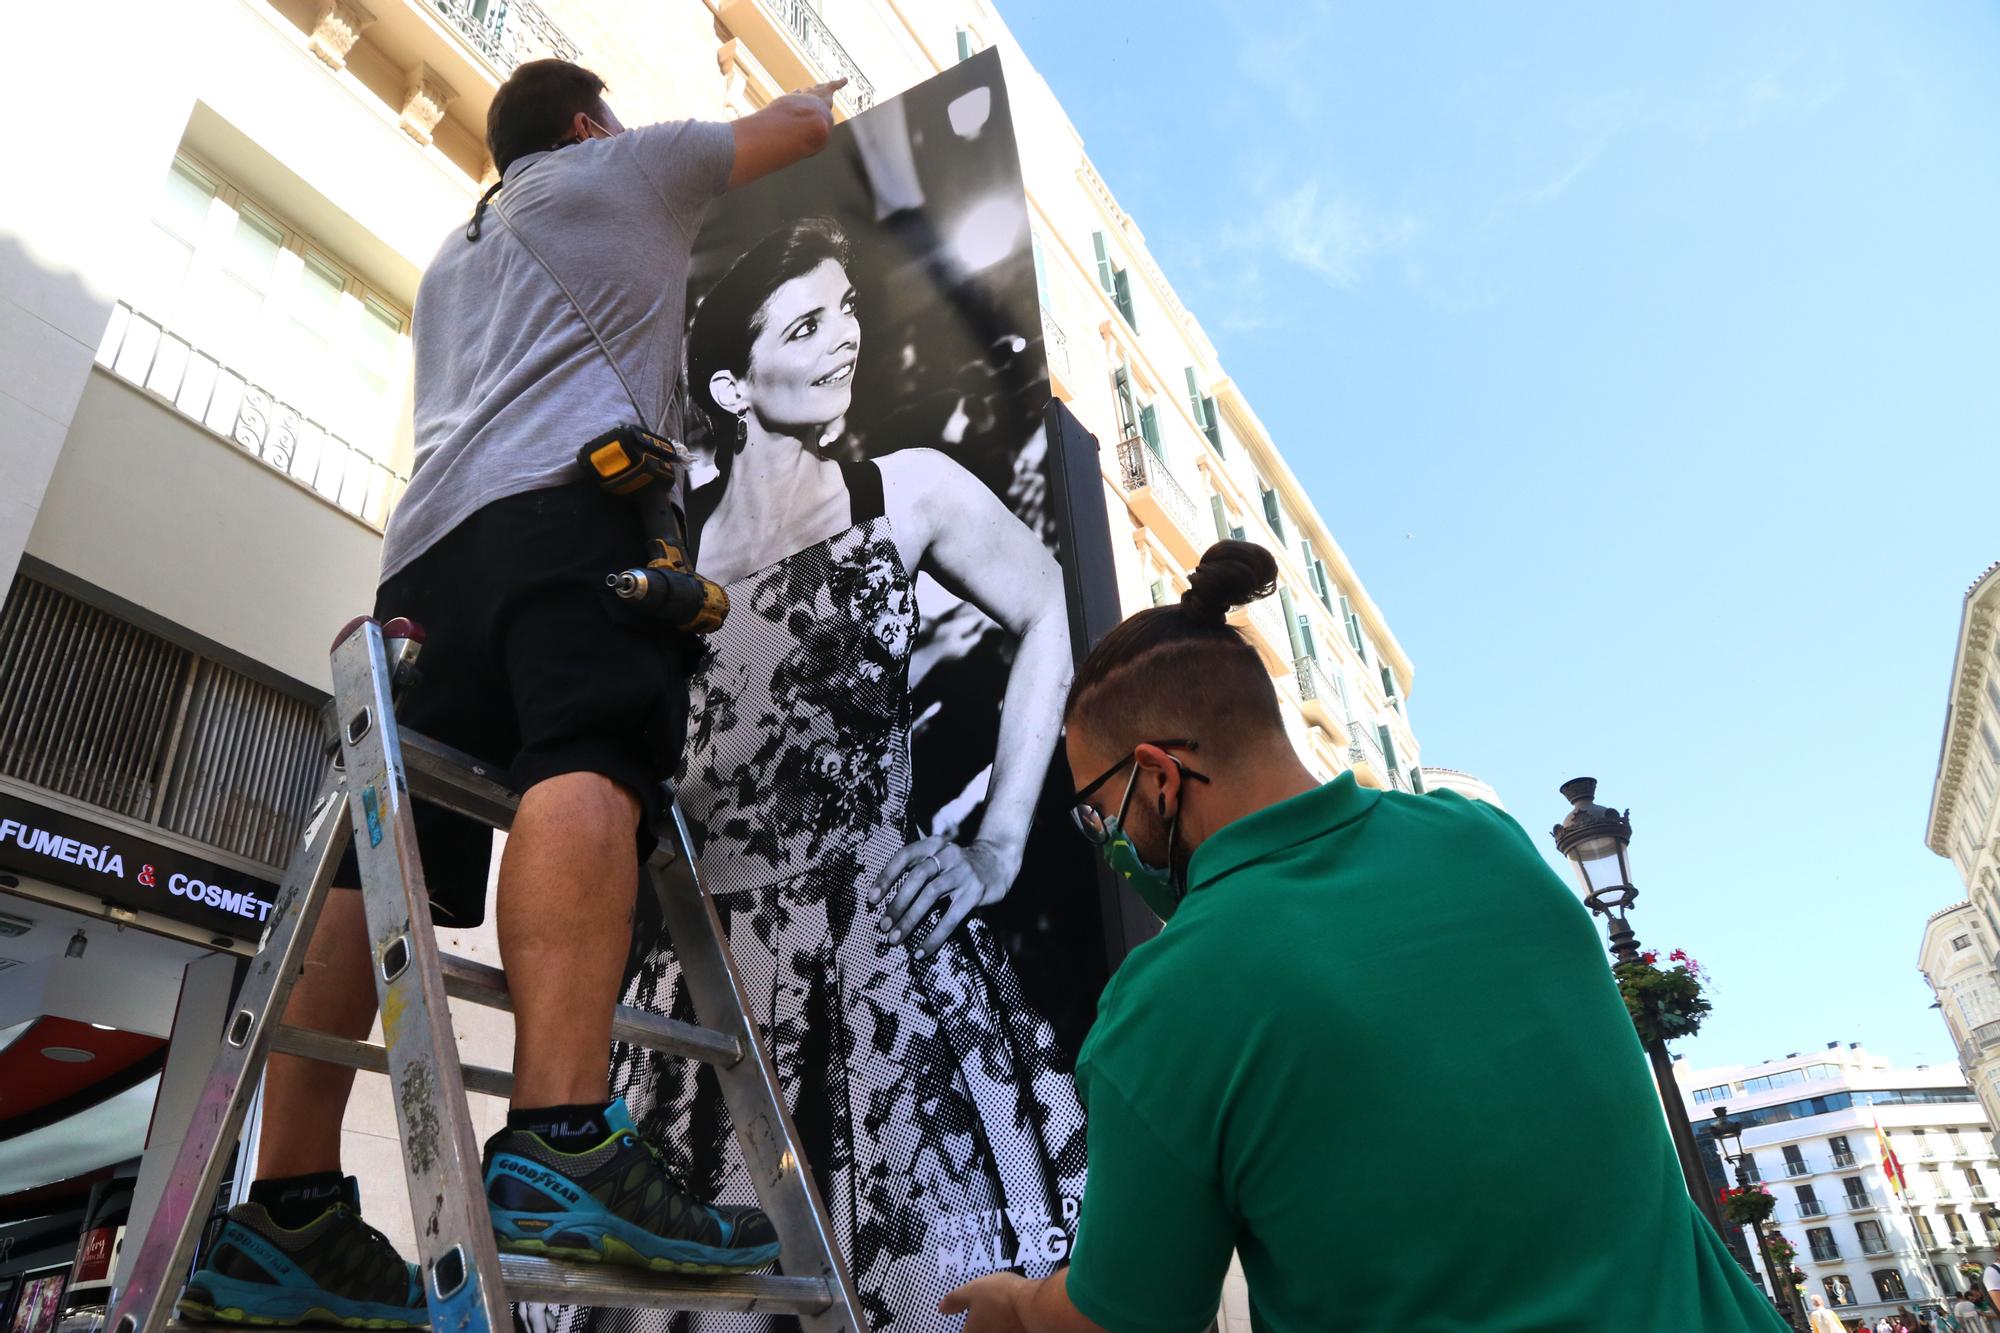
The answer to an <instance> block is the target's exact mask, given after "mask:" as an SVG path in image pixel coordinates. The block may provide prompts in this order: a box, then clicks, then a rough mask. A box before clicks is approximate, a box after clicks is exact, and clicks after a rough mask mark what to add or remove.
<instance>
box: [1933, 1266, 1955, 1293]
mask: <svg viewBox="0 0 2000 1333" xmlns="http://www.w3.org/2000/svg"><path fill="white" fill-rule="evenodd" d="M1931 1272H1933V1273H1935V1274H1936V1275H1937V1284H1938V1290H1939V1291H1941V1292H1943V1293H1944V1294H1945V1295H1947V1296H1956V1295H1958V1281H1957V1279H1956V1278H1955V1277H1953V1276H1952V1271H1951V1268H1950V1267H1949V1266H1948V1265H1945V1264H1932V1265H1931Z"/></svg>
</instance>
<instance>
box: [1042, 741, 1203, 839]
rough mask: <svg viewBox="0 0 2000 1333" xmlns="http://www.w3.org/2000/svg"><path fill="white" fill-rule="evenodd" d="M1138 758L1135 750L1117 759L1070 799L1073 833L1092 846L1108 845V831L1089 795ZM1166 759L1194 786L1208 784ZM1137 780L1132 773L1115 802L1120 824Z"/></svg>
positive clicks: (1165, 746) (1177, 745) (1188, 745)
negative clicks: (1200, 783) (1123, 793)
mask: <svg viewBox="0 0 2000 1333" xmlns="http://www.w3.org/2000/svg"><path fill="white" fill-rule="evenodd" d="M1139 744H1140V745H1152V746H1157V747H1158V748H1160V749H1162V750H1199V749H1200V748H1201V746H1200V744H1199V743H1197V742H1195V741H1190V740H1178V741H1141V742H1139ZM1138 755H1139V751H1138V748H1137V747H1136V746H1135V747H1133V749H1132V750H1131V751H1130V752H1129V753H1128V754H1126V756H1125V757H1124V758H1123V759H1120V760H1119V761H1118V762H1117V763H1115V764H1113V765H1112V766H1111V767H1109V768H1107V769H1105V770H1104V771H1103V772H1102V773H1099V774H1098V775H1097V776H1096V777H1094V778H1092V779H1091V780H1090V781H1089V782H1087V783H1085V784H1084V785H1083V788H1082V789H1081V790H1079V791H1078V792H1077V794H1076V795H1074V796H1072V797H1070V798H1069V817H1070V819H1071V820H1072V821H1073V822H1074V823H1075V824H1076V831H1077V832H1079V833H1081V834H1082V835H1083V836H1084V839H1085V840H1086V841H1087V842H1089V843H1090V845H1091V846H1093V847H1102V846H1103V845H1104V844H1105V843H1107V842H1110V841H1111V827H1110V825H1109V824H1108V823H1107V822H1106V821H1105V818H1104V816H1103V814H1101V813H1100V812H1099V811H1098V809H1097V807H1096V806H1094V805H1091V804H1090V803H1089V798H1090V794H1091V793H1092V792H1094V791H1096V790H1097V789H1098V788H1099V787H1102V786H1103V785H1104V784H1105V783H1107V782H1109V781H1111V779H1112V778H1114V777H1117V776H1118V774H1119V773H1120V772H1121V771H1122V770H1123V769H1124V768H1125V766H1126V765H1128V764H1130V763H1131V762H1132V761H1133V760H1134V759H1136V758H1137V757H1138ZM1167 757H1168V758H1169V759H1173V761H1174V763H1175V764H1176V765H1178V766H1179V768H1180V770H1181V772H1182V773H1183V774H1185V775H1186V776H1188V777H1191V778H1193V779H1194V780H1195V781H1197V782H1207V781H1208V775H1207V774H1206V773H1197V772H1196V771H1195V770H1194V769H1192V768H1189V767H1188V766H1187V765H1186V764H1183V763H1181V761H1180V760H1179V759H1177V758H1174V756H1172V755H1168V756H1167ZM1138 778H1139V774H1138V772H1137V771H1136V770H1135V771H1134V772H1133V774H1132V778H1131V780H1130V781H1128V782H1126V784H1125V796H1124V798H1123V799H1122V800H1120V801H1119V802H1118V814H1117V818H1118V819H1119V820H1121V821H1122V820H1123V819H1124V818H1125V807H1126V806H1127V805H1128V804H1130V803H1131V800H1132V783H1133V782H1136V781H1137V780H1138Z"/></svg>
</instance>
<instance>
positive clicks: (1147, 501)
mask: <svg viewBox="0 0 2000 1333" xmlns="http://www.w3.org/2000/svg"><path fill="white" fill-rule="evenodd" d="M1118 482H1119V485H1120V487H1121V488H1122V489H1123V490H1124V492H1125V498H1126V500H1127V501H1128V502H1129V503H1130V504H1131V506H1132V509H1133V512H1134V513H1136V514H1138V516H1139V521H1140V522H1142V523H1144V524H1145V525H1146V526H1147V527H1148V528H1150V529H1152V531H1153V535H1154V536H1156V537H1158V538H1159V539H1160V541H1161V543H1162V544H1164V545H1165V546H1166V548H1167V549H1168V550H1169V551H1170V552H1172V553H1173V557H1174V559H1176V560H1179V561H1181V562H1182V563H1183V564H1185V565H1186V566H1188V567H1189V568H1193V566H1194V563H1195V561H1197V560H1198V559H1200V558H1201V551H1202V548H1203V546H1205V545H1206V544H1207V543H1206V542H1204V541H1203V540H1202V537H1201V534H1200V530H1199V528H1197V526H1196V521H1197V520H1196V517H1195V508H1194V501H1193V500H1191V499H1189V498H1188V493H1187V492H1186V491H1184V490H1182V489H1181V484H1180V483H1179V482H1178V481H1176V480H1174V474H1173V473H1172V472H1169V471H1168V470H1167V465H1166V464H1165V463H1164V462H1162V461H1161V460H1160V457H1159V455H1158V454H1155V453H1154V452H1153V451H1152V450H1151V449H1149V448H1147V447H1146V441H1145V440H1144V439H1142V438H1141V437H1139V436H1137V435H1132V436H1128V437H1127V438H1125V439H1123V440H1120V441H1119V442H1118ZM1253 605H1254V603H1253ZM1290 657H1291V654H1290V652H1289V651H1287V653H1286V660H1287V661H1288V662H1289V660H1290Z"/></svg>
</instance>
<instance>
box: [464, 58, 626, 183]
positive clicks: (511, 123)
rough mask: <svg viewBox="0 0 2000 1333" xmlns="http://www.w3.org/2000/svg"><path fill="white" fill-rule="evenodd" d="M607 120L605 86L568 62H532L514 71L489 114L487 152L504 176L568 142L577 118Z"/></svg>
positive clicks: (498, 93)
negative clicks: (520, 160)
mask: <svg viewBox="0 0 2000 1333" xmlns="http://www.w3.org/2000/svg"><path fill="white" fill-rule="evenodd" d="M579 111H581V112H583V113H584V114H586V115H588V116H590V117H591V118H592V119H594V120H598V121H603V120H605V119H607V118H608V117H609V115H610V112H609V111H608V110H607V109H606V107H605V105H604V80H603V79H600V78H598V77H597V76H596V75H595V74H593V73H591V72H590V71H589V70H587V69H585V68H584V67H583V66H581V65H572V64H571V63H570V62H569V61H567V60H530V61H528V62H527V63H526V64H524V65H519V66H517V67H516V68H515V70H514V72H513V73H512V74H509V75H508V76H507V81H506V82H505V83H503V84H501V85H500V88H499V91H498V92H495V93H494V94H493V103H492V105H490V106H489V107H487V108H486V151H487V152H489V153H491V154H492V155H493V169H494V170H495V171H498V172H499V173H500V174H501V175H503V176H504V175H506V174H507V168H508V167H509V166H511V165H512V164H513V162H514V160H515V159H516V158H522V157H526V156H527V155H528V154H529V153H539V152H542V151H544V150H546V149H550V148H554V147H555V146H556V145H557V144H558V143H560V142H562V141H563V140H564V139H566V138H568V137H569V133H570V128H569V127H570V123H571V122H572V121H574V120H575V119H576V113H577V112H579Z"/></svg>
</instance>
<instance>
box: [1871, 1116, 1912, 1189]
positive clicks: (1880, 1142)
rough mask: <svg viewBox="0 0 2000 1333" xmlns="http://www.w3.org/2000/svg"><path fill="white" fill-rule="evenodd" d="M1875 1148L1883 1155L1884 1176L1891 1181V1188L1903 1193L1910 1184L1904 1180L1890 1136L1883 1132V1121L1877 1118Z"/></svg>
mask: <svg viewBox="0 0 2000 1333" xmlns="http://www.w3.org/2000/svg"><path fill="white" fill-rule="evenodd" d="M1875 1148H1876V1151H1878V1152H1880V1153H1881V1154H1882V1174H1883V1175H1884V1176H1885V1177H1887V1179H1888V1181H1889V1188H1890V1189H1892V1190H1894V1191H1896V1193H1898V1194H1901V1193H1903V1192H1904V1191H1905V1190H1906V1189H1907V1188H1908V1187H1909V1182H1908V1181H1906V1180H1904V1179H1903V1164H1902V1163H1901V1162H1899V1161H1897V1160H1896V1150H1895V1149H1894V1148H1891V1147H1890V1146H1889V1136H1888V1135H1887V1134H1884V1133H1883V1132H1882V1119H1881V1117H1880V1116H1877V1117H1876V1118H1875Z"/></svg>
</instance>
